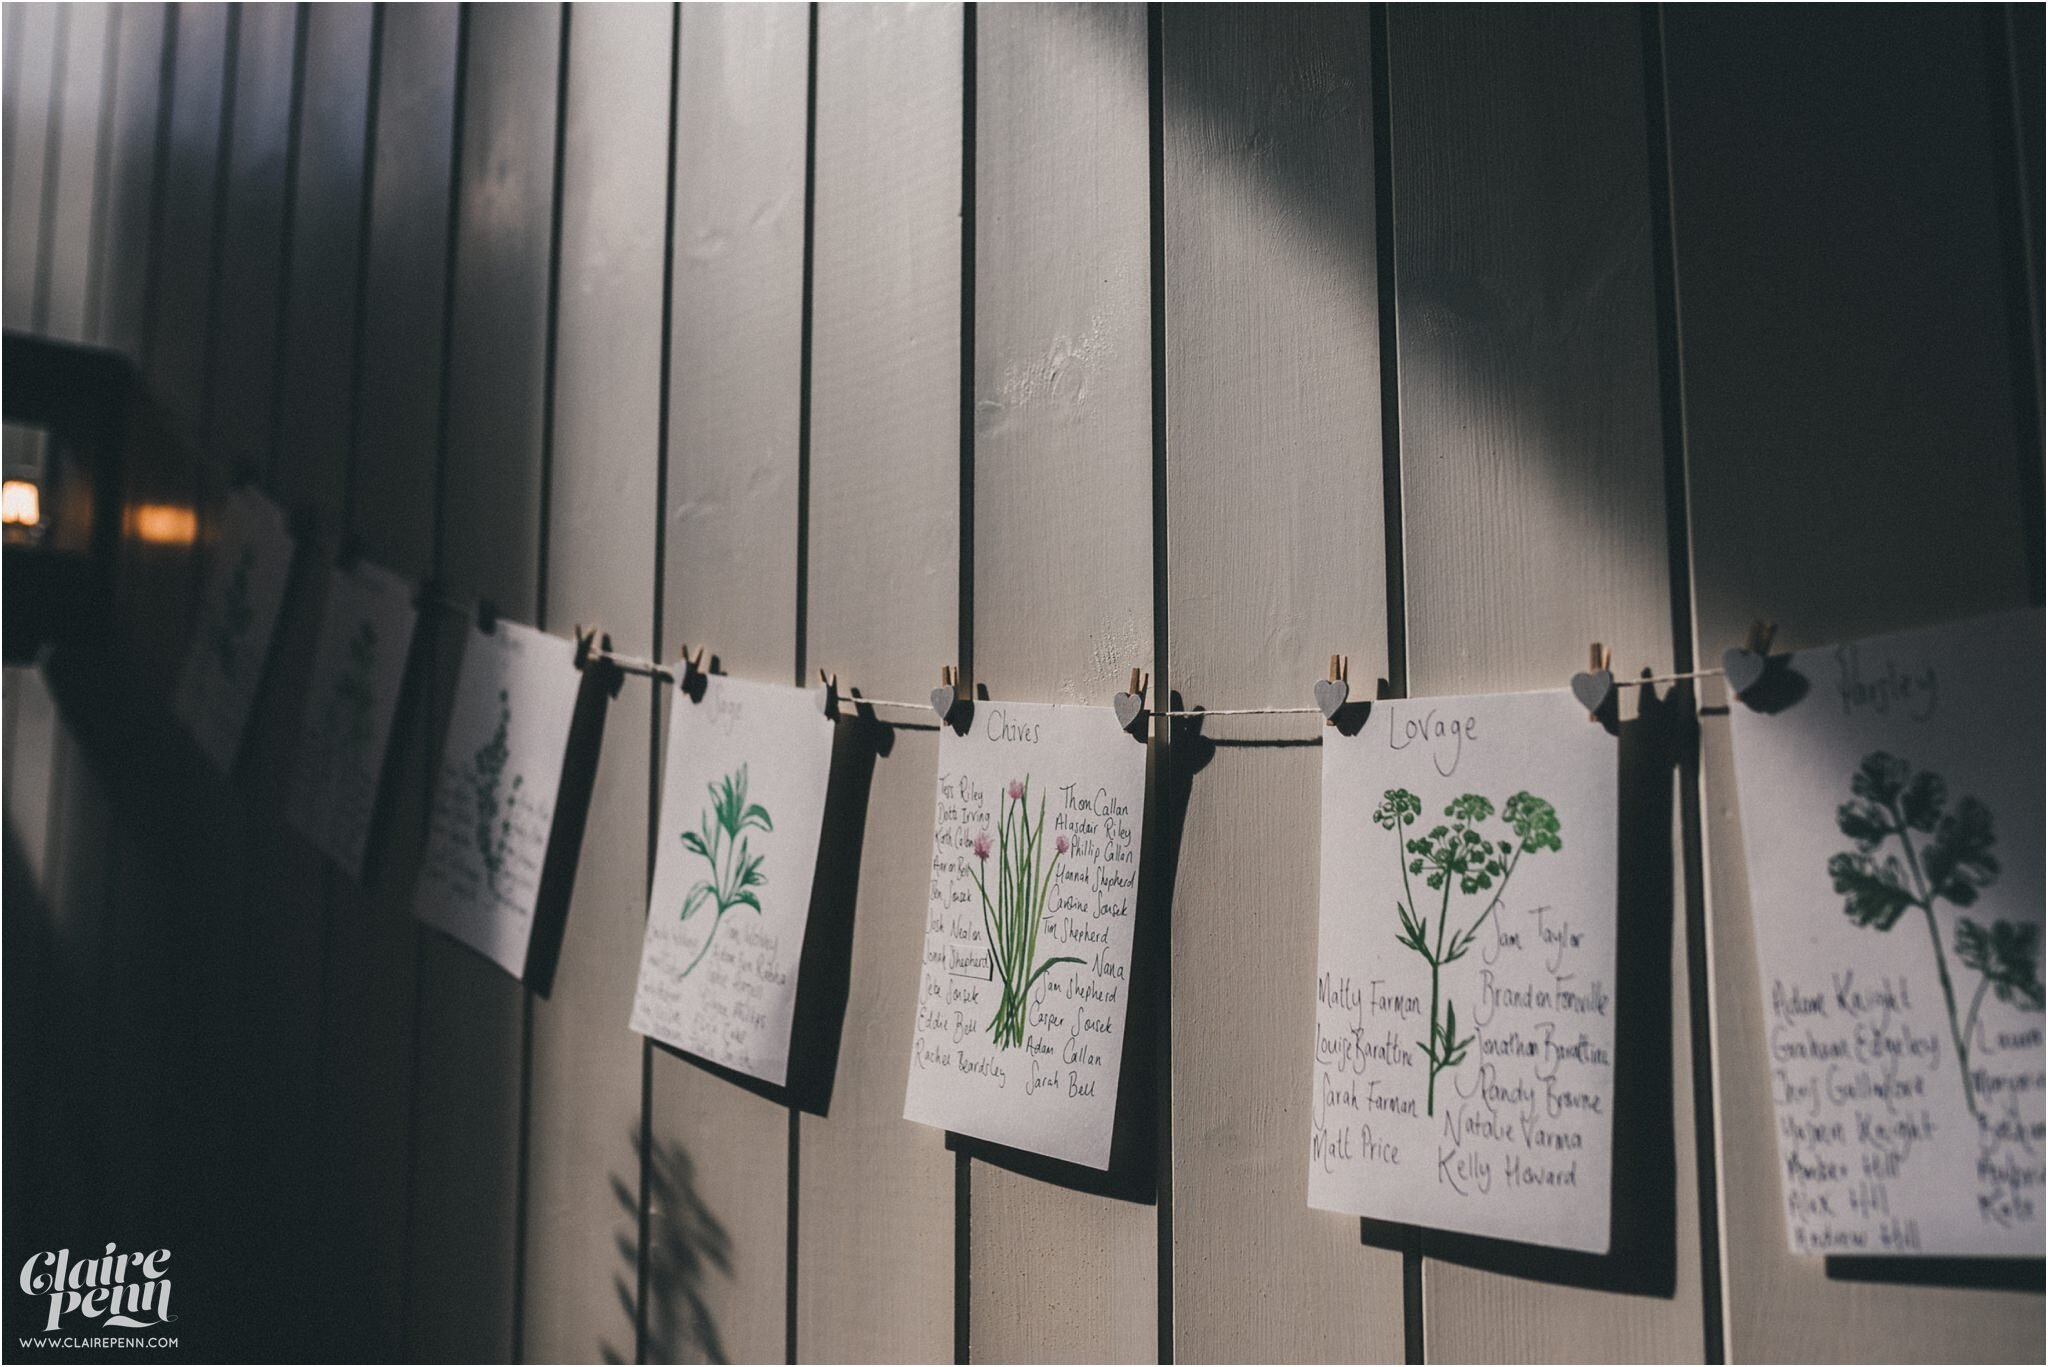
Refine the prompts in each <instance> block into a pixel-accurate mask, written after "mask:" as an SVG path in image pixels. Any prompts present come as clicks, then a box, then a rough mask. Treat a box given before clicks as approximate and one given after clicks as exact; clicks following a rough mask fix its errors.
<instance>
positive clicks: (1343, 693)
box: [1316, 655, 1351, 726]
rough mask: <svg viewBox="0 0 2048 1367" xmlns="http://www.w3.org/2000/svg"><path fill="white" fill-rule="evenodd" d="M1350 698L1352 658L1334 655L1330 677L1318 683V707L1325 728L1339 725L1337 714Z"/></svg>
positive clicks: (1331, 658) (1331, 660)
mask: <svg viewBox="0 0 2048 1367" xmlns="http://www.w3.org/2000/svg"><path fill="white" fill-rule="evenodd" d="M1350 698H1351V657H1350V656H1349V655H1332V656H1331V657H1330V677H1329V678H1327V679H1319V680H1317V681H1316V707H1317V708H1319V709H1320V710H1321V711H1322V714H1323V724H1324V725H1325V726H1335V725H1336V724H1337V713H1338V711H1339V710H1340V709H1341V708H1342V707H1343V706H1344V704H1345V703H1346V702H1347V701H1349V700H1350Z"/></svg>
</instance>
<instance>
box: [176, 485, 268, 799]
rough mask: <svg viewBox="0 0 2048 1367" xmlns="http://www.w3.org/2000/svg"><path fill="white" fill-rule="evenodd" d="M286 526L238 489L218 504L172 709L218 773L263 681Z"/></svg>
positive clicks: (229, 759)
mask: <svg viewBox="0 0 2048 1367" xmlns="http://www.w3.org/2000/svg"><path fill="white" fill-rule="evenodd" d="M292 549H293V542H292V534H291V528H290V525H289V524H288V523H287V522H286V520H285V515H284V512H283V510H282V509H280V508H279V507H278V506H277V505H276V504H275V503H272V502H271V501H270V500H269V499H267V498H265V497H264V496H263V495H262V494H260V493H257V492H256V491H255V490H254V489H237V490H235V491H234V492H233V493H232V494H230V495H229V496H228V499H227V502H226V505H225V507H224V508H223V511H222V519H221V535H220V542H219V544H218V545H217V546H216V547H215V549H214V559H213V569H212V572H211V573H210V574H209V575H208V576H207V582H206V596H205V598H204V599H203V600H202V602H203V603H204V608H203V610H202V612H201V615H200V619H199V630H198V634H197V635H196V636H195V637H194V638H193V640H192V644H191V646H190V647H189V648H188V649H187V650H186V653H185V668H184V672H183V673H182V674H181V675H180V676H179V679H178V693H177V700H176V702H175V704H174V710H175V711H176V713H177V716H178V720H179V721H180V723H182V724H183V725H184V727H185V729H186V730H187V731H188V732H190V733H191V736H192V739H193V741H194V742H195V743H197V745H198V746H199V749H200V752H201V753H203V754H204V755H205V756H206V757H207V758H208V759H209V760H211V761H212V762H213V764H214V767H215V768H217V769H219V770H220V771H221V772H222V773H226V772H227V771H228V770H230V769H232V768H234V765H235V755H236V752H238V751H239V750H240V749H241V748H242V735H243V733H244V732H245V731H247V730H248V726H249V709H250V708H251V706H252V705H253V704H254V703H255V701H256V689H257V687H258V685H260V684H261V683H262V682H263V666H264V662H265V661H266V660H267V659H268V658H269V655H270V640H271V636H272V634H273V633H274V632H275V631H276V630H277V614H278V610H279V609H280V608H281V607H283V605H284V592H285V586H286V584H287V582H288V581H289V580H290V578H291V569H292Z"/></svg>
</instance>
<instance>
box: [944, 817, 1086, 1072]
mask: <svg viewBox="0 0 2048 1367" xmlns="http://www.w3.org/2000/svg"><path fill="white" fill-rule="evenodd" d="M1030 791H1031V785H1030V780H1029V779H1014V780H1012V781H1011V783H1010V786H1009V787H1008V788H1007V789H1005V792H1006V794H1007V797H1006V798H1005V800H1004V801H1003V802H1002V815H1001V820H1000V821H999V822H998V823H997V826H996V850H995V853H996V862H995V865H994V866H993V869H992V870H991V871H992V872H994V873H995V874H996V891H995V896H993V897H991V896H990V895H989V890H988V883H987V881H986V880H985V879H984V878H983V876H982V870H981V868H975V869H973V870H971V872H972V873H973V874H974V886H975V887H976V888H977V889H979V890H980V892H981V917H982V925H983V926H984V927H986V928H987V930H988V947H989V953H988V976H989V981H991V982H994V981H995V979H996V977H997V975H998V974H1000V975H1001V977H1002V981H1003V996H1002V1001H1001V1002H1000V1003H998V1004H997V1006H996V1014H995V1019H994V1020H992V1021H990V1022H989V1026H988V1029H989V1033H990V1034H991V1035H993V1036H995V1042H996V1047H997V1048H998V1049H1011V1048H1015V1047H1016V1046H1018V1045H1020V1044H1022V1043H1023V1042H1024V1025H1025V1018H1026V1016H1027V1015H1028V1014H1029V1007H1030V1003H1031V992H1032V989H1033V988H1035V987H1037V986H1038V980H1039V979H1040V978H1042V977H1044V976H1045V975H1046V973H1047V971H1048V970H1050V969H1051V968H1053V967H1054V966H1055V965H1057V964H1078V963H1080V962H1081V960H1079V959H1077V958H1074V957H1072V956H1070V955H1062V956H1060V957H1059V958H1054V959H1047V960H1045V961H1044V962H1043V963H1040V962H1039V959H1038V931H1039V927H1040V925H1041V924H1042V923H1043V922H1044V920H1045V903H1046V899H1047V897H1048V896H1049V895H1050V894H1051V892H1052V883H1053V874H1054V871H1055V870H1056V869H1057V868H1058V867H1059V861H1060V856H1061V855H1063V854H1065V853H1066V852H1067V837H1066V836H1065V835H1063V834H1060V835H1055V836H1054V837H1053V849H1054V851H1055V853H1054V854H1053V857H1052V858H1050V859H1047V858H1045V797H1044V795H1043V794H1041V795H1040V796H1039V799H1038V814H1037V817H1036V818H1035V819H1034V818H1033V816H1032V814H1031V811H1030V808H1029V807H1028V806H1027V801H1028V799H1029V797H1030ZM974 853H975V856H976V857H977V858H978V859H979V860H980V862H981V864H982V865H984V866H985V865H987V864H988V858H989V838H988V835H987V833H986V832H984V833H983V834H981V835H979V836H977V837H975V841H974Z"/></svg>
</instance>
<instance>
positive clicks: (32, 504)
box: [0, 479, 43, 527]
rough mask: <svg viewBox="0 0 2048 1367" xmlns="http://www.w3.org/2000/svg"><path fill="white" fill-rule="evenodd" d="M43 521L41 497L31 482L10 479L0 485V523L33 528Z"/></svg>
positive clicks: (40, 493)
mask: <svg viewBox="0 0 2048 1367" xmlns="http://www.w3.org/2000/svg"><path fill="white" fill-rule="evenodd" d="M42 520H43V495H42V490H40V489H38V488H37V487H36V485H35V482H34V481H33V480H26V479H10V480H8V481H7V482H6V483H4V484H0V522H5V523H7V524H8V525H9V526H12V527H33V526H35V525H36V524H37V523H39V522H41V521H42Z"/></svg>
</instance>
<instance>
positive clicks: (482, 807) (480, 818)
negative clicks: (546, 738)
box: [469, 688, 526, 893]
mask: <svg viewBox="0 0 2048 1367" xmlns="http://www.w3.org/2000/svg"><path fill="white" fill-rule="evenodd" d="M511 730H512V696H511V694H510V693H509V692H508V691H506V690H505V689H502V688H501V689H499V690H498V725H497V729H496V730H494V731H492V732H491V738H490V739H489V740H487V741H485V742H484V743H483V744H482V745H481V746H479V747H478V748H477V752H476V754H475V755H474V756H473V757H471V759H470V774H469V782H470V788H471V790H472V791H473V792H474V793H475V794H476V852H477V855H478V857H479V858H481V859H482V860H483V864H484V880H485V881H486V882H487V883H489V884H490V887H491V891H492V892H493V893H495V892H497V890H498V874H499V873H500V872H501V871H502V870H503V869H504V867H505V846H506V845H507V843H509V842H510V840H511V838H512V810H513V806H514V804H515V803H517V802H518V800H519V789H520V786H521V785H522V784H524V783H525V782H526V779H525V777H524V776H523V775H520V774H514V775H513V776H512V787H511V790H510V791H509V792H505V791H502V788H503V783H504V778H505V761H506V760H507V759H508V758H509V757H510V756H511V753H512V751H511V748H510V747H509V746H508V745H507V744H506V743H505V742H506V738H507V737H508V736H509V735H510V734H511Z"/></svg>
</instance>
